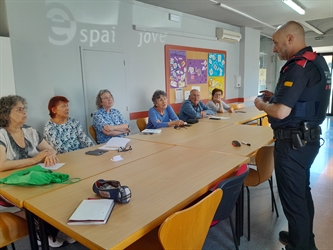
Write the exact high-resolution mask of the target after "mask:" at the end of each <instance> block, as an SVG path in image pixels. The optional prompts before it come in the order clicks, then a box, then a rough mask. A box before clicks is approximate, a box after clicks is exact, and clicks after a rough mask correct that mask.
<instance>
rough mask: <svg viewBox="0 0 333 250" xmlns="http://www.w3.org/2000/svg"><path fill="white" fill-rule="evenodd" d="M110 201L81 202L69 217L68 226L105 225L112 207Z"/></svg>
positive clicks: (111, 201) (112, 203)
mask: <svg viewBox="0 0 333 250" xmlns="http://www.w3.org/2000/svg"><path fill="white" fill-rule="evenodd" d="M114 204H115V203H114V200H112V199H92V200H83V201H81V203H80V205H79V206H78V207H77V208H76V209H75V211H74V213H73V214H72V215H71V216H70V217H69V219H68V221H67V224H68V225H97V224H105V223H106V222H107V221H108V219H109V217H110V214H111V212H112V209H113V207H114Z"/></svg>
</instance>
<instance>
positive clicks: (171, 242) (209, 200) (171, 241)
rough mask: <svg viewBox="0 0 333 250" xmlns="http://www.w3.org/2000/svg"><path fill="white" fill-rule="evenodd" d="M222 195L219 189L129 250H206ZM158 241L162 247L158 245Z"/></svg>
mask: <svg viewBox="0 0 333 250" xmlns="http://www.w3.org/2000/svg"><path fill="white" fill-rule="evenodd" d="M222 193H223V191H222V190H221V189H216V190H214V191H213V192H212V193H210V194H209V195H207V196H206V197H205V198H203V199H202V200H200V201H199V202H197V203H196V204H194V205H193V206H191V207H189V208H186V209H183V210H181V211H179V212H176V213H174V214H172V215H170V216H169V217H168V218H167V219H166V220H165V221H164V222H163V223H162V225H161V226H160V228H159V229H158V228H155V229H154V230H153V231H151V232H150V233H148V234H147V235H145V236H144V237H142V238H141V239H139V240H138V241H136V242H134V243H133V244H132V245H130V246H129V247H127V248H126V250H134V249H136V250H142V249H145V250H147V249H154V250H157V249H165V250H174V249H202V247H203V244H204V242H205V240H206V236H207V234H208V231H209V227H210V224H211V222H212V219H213V216H214V214H215V211H216V208H217V207H218V205H219V204H220V201H221V198H222ZM157 233H158V237H157ZM158 239H159V241H160V246H157V243H156V242H158ZM154 241H155V242H154Z"/></svg>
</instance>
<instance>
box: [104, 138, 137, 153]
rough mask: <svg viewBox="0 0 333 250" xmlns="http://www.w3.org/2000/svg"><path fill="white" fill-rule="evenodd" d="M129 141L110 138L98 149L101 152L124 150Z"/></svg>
mask: <svg viewBox="0 0 333 250" xmlns="http://www.w3.org/2000/svg"><path fill="white" fill-rule="evenodd" d="M130 140H131V139H127V138H121V137H112V138H111V139H110V140H109V141H108V142H107V143H106V144H105V145H104V146H101V147H99V149H102V150H118V148H120V147H122V148H125V147H126V145H127V143H129V142H130Z"/></svg>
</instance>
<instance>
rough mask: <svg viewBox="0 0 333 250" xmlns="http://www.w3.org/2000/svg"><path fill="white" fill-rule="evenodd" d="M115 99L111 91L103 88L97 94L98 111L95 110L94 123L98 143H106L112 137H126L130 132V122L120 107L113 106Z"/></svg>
mask: <svg viewBox="0 0 333 250" xmlns="http://www.w3.org/2000/svg"><path fill="white" fill-rule="evenodd" d="M113 104H114V99H113V95H112V94H111V92H110V91H109V90H107V89H102V90H100V91H99V92H98V94H97V96H96V106H97V108H98V110H97V111H95V112H94V115H93V119H92V125H93V126H94V128H95V130H96V134H97V143H98V144H101V143H105V142H107V141H108V140H110V139H111V138H112V137H125V136H126V135H128V134H129V132H130V130H129V123H128V122H127V121H126V120H125V119H124V118H123V116H122V115H121V113H120V112H119V110H118V109H115V108H113Z"/></svg>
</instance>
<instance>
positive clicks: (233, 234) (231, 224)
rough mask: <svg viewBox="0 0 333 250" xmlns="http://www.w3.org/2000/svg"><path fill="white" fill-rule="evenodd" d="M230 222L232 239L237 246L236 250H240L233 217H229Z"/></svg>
mask: <svg viewBox="0 0 333 250" xmlns="http://www.w3.org/2000/svg"><path fill="white" fill-rule="evenodd" d="M229 222H230V227H231V232H232V237H233V238H234V244H235V247H236V250H238V241H237V238H236V234H235V230H234V224H233V223H232V218H231V215H230V216H229Z"/></svg>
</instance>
